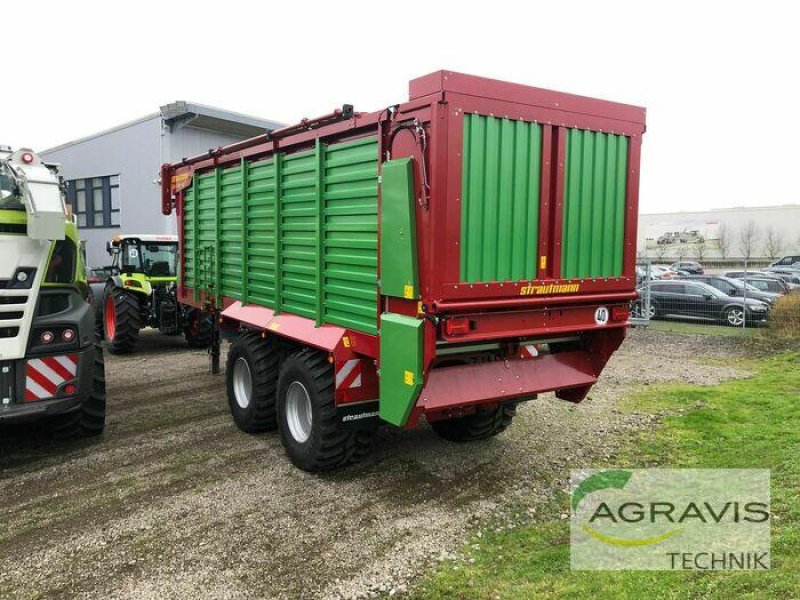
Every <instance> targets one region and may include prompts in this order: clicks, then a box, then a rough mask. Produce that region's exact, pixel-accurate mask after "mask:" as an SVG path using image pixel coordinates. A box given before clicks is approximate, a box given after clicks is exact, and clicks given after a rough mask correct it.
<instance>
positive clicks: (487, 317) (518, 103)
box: [161, 71, 645, 422]
mask: <svg viewBox="0 0 800 600" xmlns="http://www.w3.org/2000/svg"><path fill="white" fill-rule="evenodd" d="M409 91H410V94H409V95H410V99H409V101H408V102H406V103H403V104H400V105H397V106H395V107H390V108H389V109H384V110H382V111H379V112H373V113H356V114H354V115H353V116H352V118H348V119H342V120H335V118H334V117H336V114H337V113H332V114H331V115H326V117H324V118H322V119H321V120H315V121H309V122H308V123H307V128H305V129H304V128H303V127H292V128H287V134H286V135H285V136H282V135H277V134H278V133H280V132H274V133H273V134H272V135H270V134H267V135H263V136H259V137H257V138H253V139H252V140H248V141H244V142H239V143H237V144H234V145H232V146H230V147H228V148H218V149H214V150H210V151H209V153H208V154H206V155H201V156H197V157H194V158H191V159H186V160H184V161H182V162H180V163H177V164H175V165H164V166H163V167H162V178H161V181H162V202H163V206H162V208H163V212H164V213H165V214H170V213H171V211H172V208H173V205H174V207H175V209H176V212H177V215H178V220H179V224H180V225H179V227H178V230H179V236H180V240H181V244H182V243H183V227H182V218H183V191H184V190H185V188H186V187H188V185H189V184H190V183H191V177H192V175H193V173H194V172H195V171H198V170H199V171H202V170H205V169H208V168H214V167H218V166H232V165H234V164H236V163H238V162H239V161H241V160H242V159H249V160H253V159H256V158H261V157H266V156H269V155H271V154H273V153H275V152H278V151H281V152H290V153H291V152H295V151H302V150H306V149H309V148H311V147H312V146H313V144H314V142H315V140H316V139H318V138H320V139H323V140H326V141H328V140H330V141H343V140H347V139H356V138H359V137H363V136H366V135H375V134H376V133H377V135H378V139H379V151H380V154H381V157H382V159H385V158H387V157H389V156H391V157H392V158H398V157H404V156H410V157H413V158H414V159H415V160H414V164H415V167H416V169H417V171H416V173H415V185H416V187H417V193H418V195H419V197H420V205H419V206H417V210H416V221H417V230H418V232H420V235H418V262H419V272H420V288H421V302H417V301H411V300H403V299H398V298H389V297H385V296H379V302H378V303H377V306H376V311H377V315H378V316H379V315H380V313H382V312H384V311H386V310H389V311H391V312H396V313H401V314H407V315H411V316H423V315H426V316H427V317H428V318H427V319H426V323H425V352H424V368H425V375H426V381H427V379H428V375H429V374H430V372H431V371H432V369H431V365H432V364H433V362H434V360H435V358H436V342H437V340H438V341H442V340H446V339H447V336H446V335H445V334H444V329H443V327H442V323H443V322H444V321H445V320H446V319H448V318H455V317H461V316H464V317H466V318H468V319H469V320H470V321H471V322H472V323H474V329H473V330H472V331H471V332H470V334H469V335H467V336H465V337H464V338H462V340H461V341H477V340H490V339H496V340H512V341H516V340H519V339H521V338H523V337H531V336H537V337H540V338H541V337H545V338H546V337H548V336H556V335H564V334H565V333H574V334H580V335H583V336H586V337H587V338H590V339H591V340H592V342H590V346H591V350H590V353H593V354H594V356H592V357H590V359H589V360H588V362H586V361H585V360H583V359H581V360H583V362H581V364H584V365H586V364H588V365H590V371H591V373H589V375H586V373H588V371H586V369H583V371H586V373H584V374H583V375H577V374H576V373H577V372H576V371H575V369H572V370H570V369H562V371H563V374H562V377H561V378H558V377H557V378H555V380H554V379H553V377H549V376H548V377H546V378H539V381H540V382H544V381H545V380H546V381H547V385H545V388H546V389H540V388H541V386H542V385H541V383H540V384H537V385H534V387H536V389H535V390H534V389H526V390H525V392H526V393H528V394H529V393H538V392H540V391H541V392H543V391H552V390H562V393H561V394H560V395H561V396H563V397H565V398H567V399H571V400H575V401H579V400H580V399H582V398H583V397H584V396H585V394H586V392H587V391H588V389H589V387H590V386H591V383H593V381H594V380H596V377H597V376H598V375H599V373H600V370H602V368H603V366H604V365H605V362H606V361H607V360H608V358H609V357H610V355H611V354H612V353H613V351H614V350H615V349H616V348H617V347H618V346H619V343H621V341H622V337H624V328H625V327H626V326H627V317H626V318H625V319H624V320H622V321H616V322H610V323H608V324H607V325H598V324H597V323H595V322H594V319H593V318H590V317H591V316H592V315H593V314H594V310H595V309H596V308H597V307H599V306H607V307H608V308H609V310H612V308H613V307H614V306H616V307H617V308H618V309H619V310H623V309H624V307H625V306H626V304H627V302H628V301H629V300H631V299H633V298H635V295H636V294H635V282H636V277H635V272H634V270H635V261H636V226H637V214H638V189H639V161H640V150H641V138H642V135H643V133H644V131H645V110H644V109H643V108H640V107H635V106H629V105H625V104H618V103H612V102H606V101H602V100H596V99H592V98H586V97H582V96H575V95H571V94H563V93H559V92H553V91H549V90H542V89H539V88H532V87H528V86H522V85H517V84H512V83H506V82H501V81H496V80H491V79H485V78H480V77H474V76H470V75H463V74H459V73H454V72H450V71H438V72H435V73H432V74H430V75H427V76H424V77H421V78H418V79H415V80H412V81H411V82H410V86H409ZM473 112H476V113H480V114H487V115H494V116H502V117H506V118H509V119H523V120H527V121H535V122H538V123H540V124H541V125H542V126H543V149H544V151H543V152H542V177H541V198H540V206H541V215H540V231H539V254H540V255H541V256H548V257H550V258H549V260H548V261H547V264H546V266H545V267H544V268H541V269H540V270H539V272H538V277H537V279H536V280H534V281H517V282H488V283H481V284H469V283H463V282H461V281H460V250H459V243H460V236H461V203H460V194H461V181H462V160H461V152H462V145H463V138H462V132H463V116H464V114H465V113H473ZM414 121H416V122H418V123H419V124H421V126H422V127H424V129H425V132H426V137H427V140H428V143H427V145H426V146H425V147H423V146H421V145H420V144H419V142H418V140H417V139H416V138H415V137H414V136H412V135H403V133H402V132H400V133H399V134H398V133H397V132H395V130H396V129H398V127H397V125H398V124H399V123H409V122H414ZM573 127H577V128H581V129H587V130H593V131H602V132H611V133H616V134H624V135H626V136H628V137H629V144H628V152H629V156H628V165H629V172H628V177H627V189H626V210H625V228H624V231H625V241H624V244H625V248H624V253H623V275H622V276H621V277H617V278H598V279H584V280H565V279H562V278H561V277H560V269H561V265H560V255H561V252H560V245H561V232H562V226H561V223H562V221H561V219H562V204H563V197H564V179H565V173H564V151H565V145H566V144H565V140H566V130H567V129H568V128H573ZM289 130H290V131H289ZM380 163H382V160H381V161H379V164H380ZM422 165H425V167H426V170H425V172H426V173H428V174H431V179H430V180H429V181H428V182H425V181H424V177H423V169H422ZM379 169H380V167H379ZM426 184H427V185H426ZM378 202H379V203H380V202H381V199H380V193H379V197H378ZM423 204H426V206H424V207H423V206H422V205H423ZM379 214H380V211H379ZM379 226H380V224H379ZM434 231H435V232H437V235H431V232H434ZM379 252H380V248H379ZM181 271H182V272H181V278H180V281H181V283H180V284H179V290H178V293H179V298H180V300H181V301H182V302H184V303H186V304H190V305H194V306H197V307H199V308H205V309H211V310H215V311H220V310H221V320H222V322H223V324H224V325H228V326H240V325H244V326H249V327H253V328H257V329H260V330H262V331H263V332H264V333H265V335H267V334H271V335H280V336H284V337H287V338H291V339H294V340H297V341H300V342H302V343H304V344H308V345H310V346H312V347H317V348H319V349H321V350H324V351H327V352H330V353H331V356H332V360H333V361H334V362H335V363H336V366H337V369H338V368H339V365H341V364H344V363H345V362H346V361H348V360H352V359H354V358H361V359H363V361H364V363H365V368H364V372H365V376H364V381H363V385H362V388H361V389H360V390H359V391H357V392H353V391H352V390H351V391H347V390H343V391H340V390H338V389H337V402H340V403H345V402H355V401H362V400H365V399H370V398H377V374H376V373H375V368H374V367H375V365H376V364H377V365H378V366H379V361H380V357H379V350H378V349H379V343H378V338H377V336H373V335H369V334H364V333H361V332H356V331H352V330H348V329H346V328H342V327H338V326H333V325H327V324H324V325H321V326H319V327H317V326H316V325H315V323H314V321H313V320H311V319H305V318H303V317H298V316H295V315H289V314H277V315H276V314H275V313H274V311H272V310H271V309H268V308H265V307H257V306H242V305H241V303H240V302H238V301H235V300H233V299H230V298H224V297H223V298H221V305H219V304H220V303H218V299H217V298H215V297H213V296H211V295H208V294H206V293H203V292H201V293H200V294H199V295H198V300H197V301H195V299H194V290H190V289H188V288H186V287H185V286H184V285H183V284H182V281H183V263H181ZM378 277H379V279H380V273H379V274H378ZM577 282H580V286H581V287H580V292H579V293H575V294H563V295H550V296H531V297H526V296H521V295H520V292H521V290H520V288H522V287H524V286H530V285H537V286H540V285H548V284H556V285H563V284H569V283H577ZM435 322H438V324H435ZM603 338H607V339H608V342H607V343H599V342H598V340H600V339H603ZM450 341H453V340H452V339H451V340H450ZM542 358H544V357H540V359H537V360H538V361H539V362H540V363H544V362H546V361H542V360H541V359H542ZM573 359H574V357H573V358H570V359H569V360H573ZM548 360H551V361H554V364H561V365H562V366H563V363H560V362H559V360H560V359H559V355H557V354H556V355H552V357H551V358H550V359H548ZM531 362H535V361H531ZM579 362H580V361H579ZM367 363H369V365H368V364H367ZM370 365H371V367H370ZM542 366H544V364H542ZM573 366H574V365H573ZM530 368H532V367H530ZM549 369H550V370H551V371H552V369H553V366H552V365H551V366H550V367H549ZM433 370H435V369H433ZM556 370H557V369H556ZM484 371H485V372H486V374H485V375H483V374H482V373H484ZM490 371H491V369H487V368H483V369H473V370H472V371H471V372H470V373H471V374H470V378H471V380H473V381H476V388H481V387H483V388H485V389H487V390H488V389H493V388H492V385H493V384H492V383H491V381H490V380H493V379H494V380H496V379H497V376H496V373H495V374H492V373H490ZM579 371H580V369H579ZM583 371H582V372H583ZM437 377H438V375H437ZM587 377H589V379H591V381H589V379H587ZM474 378H477V379H474ZM484 379H486V381H487V382H488V383H486V385H483V384H481V383H480V381H483V380H484ZM431 385H432V386H434V387H435V386H439V385H440V384H439V383H431ZM531 385H533V383H531ZM528 387H531V386H528ZM426 389H427V387H426V388H425V389H423V393H422V394H421V400H420V402H422V398H424V397H429V396H430V394H427V396H426ZM570 390H572V392H570ZM428 391H430V390H428ZM523 395H524V394H523ZM500 397H508V396H507V395H506V394H505V393H504V394H500V395H497V396H495V397H494V400H495V401H496V400H497V399H498V398H500ZM433 406H434V405H430V414H429V417H433V418H436V416H437V415H436V414H433V413H436V411H441V410H444V408H443V407H442V406H440V405H439V404H436V405H435V406H436V408H435V409H434V408H433ZM422 412H425V406H424V403H423V404H421V405H420V406H418V407H417V410H415V414H414V415H412V419H411V420H412V422H413V421H415V420H416V418H417V417H418V416H419V414H421V413H422Z"/></svg>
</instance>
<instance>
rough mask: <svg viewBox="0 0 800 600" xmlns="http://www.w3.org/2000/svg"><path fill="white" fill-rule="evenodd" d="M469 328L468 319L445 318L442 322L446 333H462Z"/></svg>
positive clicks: (467, 331) (466, 331)
mask: <svg viewBox="0 0 800 600" xmlns="http://www.w3.org/2000/svg"><path fill="white" fill-rule="evenodd" d="M469 330H470V323H469V319H447V321H445V322H444V332H445V334H447V335H464V334H465V333H469Z"/></svg>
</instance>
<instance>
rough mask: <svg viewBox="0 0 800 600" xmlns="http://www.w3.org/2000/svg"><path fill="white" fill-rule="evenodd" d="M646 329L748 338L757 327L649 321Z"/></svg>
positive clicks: (753, 333)
mask: <svg viewBox="0 0 800 600" xmlns="http://www.w3.org/2000/svg"><path fill="white" fill-rule="evenodd" d="M647 327H648V329H651V330H653V331H664V332H667V333H685V334H689V335H717V336H723V337H740V338H749V337H751V336H753V335H755V334H756V332H757V331H758V330H759V328H758V327H747V328H745V329H743V328H741V327H728V326H726V325H714V324H711V323H686V322H684V321H664V320H660V319H659V320H655V321H650V323H649V324H648V325H647Z"/></svg>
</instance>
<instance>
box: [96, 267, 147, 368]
mask: <svg viewBox="0 0 800 600" xmlns="http://www.w3.org/2000/svg"><path fill="white" fill-rule="evenodd" d="M109 299H110V300H111V302H113V307H114V328H113V338H112V337H110V335H111V334H112V331H110V330H109V327H108V323H109V319H108V311H109V310H110V309H111V305H110V304H109ZM101 308H102V313H103V317H102V318H103V324H104V327H103V330H104V334H103V337H104V339H105V341H106V346H107V348H108V351H109V352H111V354H128V353H130V352H133V351H134V349H135V348H136V344H137V343H138V342H139V330H140V329H141V328H142V313H141V308H140V306H139V298H137V297H136V295H135V294H133V293H132V292H128V291H126V290H123V289H122V288H119V287H117V286H115V285H114V284H113V283H109V284H108V285H107V286H106V289H105V292H104V293H103V306H102V307H101Z"/></svg>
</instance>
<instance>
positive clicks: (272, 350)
mask: <svg viewBox="0 0 800 600" xmlns="http://www.w3.org/2000/svg"><path fill="white" fill-rule="evenodd" d="M240 360H241V361H243V364H242V366H240V367H237V363H238V361H240ZM278 362H279V361H278V349H277V347H276V346H275V344H273V343H270V342H269V341H266V340H263V339H261V336H260V335H258V334H255V333H244V334H242V335H240V336H239V338H238V339H237V340H236V341H235V342H234V343H233V345H232V346H231V349H230V352H228V362H227V364H226V367H225V388H226V390H227V393H228V405H229V406H230V409H231V416H233V421H234V423H236V426H237V427H238V428H239V429H241V430H242V431H244V432H246V433H258V432H260V431H268V430H272V429H275V428H276V427H277V426H278V424H277V418H276V416H275V390H276V389H277V386H278V366H279V365H278ZM243 365H246V370H247V375H248V376H249V377H250V394H249V397H248V398H246V399H245V398H244V397H243V396H242V394H241V390H240V393H239V394H238V398H237V389H236V383H235V381H234V379H235V374H236V371H237V368H241V369H243V368H244V366H243Z"/></svg>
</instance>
